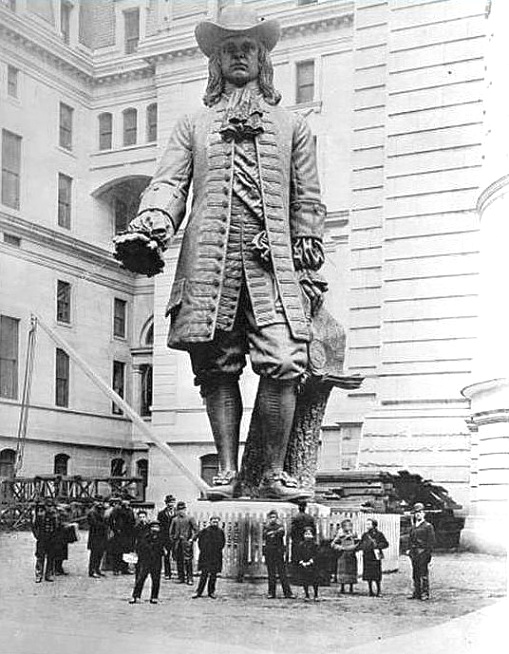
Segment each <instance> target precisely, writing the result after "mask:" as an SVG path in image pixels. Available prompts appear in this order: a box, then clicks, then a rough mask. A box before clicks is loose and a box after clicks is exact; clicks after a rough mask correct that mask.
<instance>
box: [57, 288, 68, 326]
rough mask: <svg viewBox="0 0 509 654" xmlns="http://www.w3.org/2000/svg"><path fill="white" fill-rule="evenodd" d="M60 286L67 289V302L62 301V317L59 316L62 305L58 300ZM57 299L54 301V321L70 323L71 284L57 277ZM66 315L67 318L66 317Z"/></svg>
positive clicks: (64, 323)
mask: <svg viewBox="0 0 509 654" xmlns="http://www.w3.org/2000/svg"><path fill="white" fill-rule="evenodd" d="M61 288H63V289H65V290H66V291H67V296H66V299H67V302H65V301H64V302H63V306H64V311H63V312H62V313H63V314H64V317H63V318H62V317H60V315H59V312H60V307H61V306H62V304H61V300H60V290H61ZM56 299H57V301H56V321H57V322H58V323H60V324H63V325H70V324H71V322H72V285H71V284H70V283H69V282H66V281H65V280H64V279H57V298H56ZM66 317H67V319H66Z"/></svg>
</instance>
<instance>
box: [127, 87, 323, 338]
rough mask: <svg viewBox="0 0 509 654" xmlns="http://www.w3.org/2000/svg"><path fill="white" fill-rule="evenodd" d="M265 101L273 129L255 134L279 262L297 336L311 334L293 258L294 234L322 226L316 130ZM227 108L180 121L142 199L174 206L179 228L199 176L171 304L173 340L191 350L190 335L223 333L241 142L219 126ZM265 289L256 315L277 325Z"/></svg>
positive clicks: (266, 124)
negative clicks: (220, 322)
mask: <svg viewBox="0 0 509 654" xmlns="http://www.w3.org/2000/svg"><path fill="white" fill-rule="evenodd" d="M261 107H262V109H263V112H264V113H263V118H262V124H263V128H264V131H263V133H262V134H260V135H258V136H257V137H256V151H257V158H258V167H259V173H260V185H261V189H262V202H263V208H264V219H265V229H266V230H267V233H268V238H269V243H270V251H271V259H272V268H273V270H274V273H275V278H276V282H277V287H278V291H279V296H280V298H281V302H282V304H283V308H284V312H285V315H286V319H287V321H288V324H289V326H290V330H291V333H292V336H293V337H294V338H295V339H297V340H304V341H308V340H309V337H310V334H309V325H308V320H307V319H306V316H305V312H304V306H303V301H302V291H301V289H300V286H299V282H298V279H297V275H296V272H295V269H294V264H293V260H292V241H293V239H295V238H297V237H301V236H304V237H317V238H322V235H323V223H324V217H325V208H324V206H323V205H322V204H321V199H320V186H319V182H318V174H317V170H316V159H315V151H314V144H313V137H312V135H311V132H310V130H309V127H308V126H307V123H306V122H305V120H304V119H303V118H302V117H301V116H299V115H298V114H294V113H292V112H289V111H287V110H285V109H282V108H280V107H278V106H271V105H269V104H267V103H266V102H265V101H263V100H262V101H261ZM225 108H226V100H225V99H224V98H223V99H222V100H221V101H220V102H219V103H218V104H217V105H215V106H214V107H212V108H208V109H203V110H201V111H199V112H198V113H196V114H194V115H192V116H184V118H182V119H181V120H180V121H179V122H178V123H177V125H176V127H175V129H174V131H173V134H172V135H171V137H170V140H169V143H168V146H167V148H166V150H165V152H164V154H163V156H162V158H161V161H160V163H159V167H158V169H157V171H156V174H155V176H154V178H153V180H152V182H151V184H150V185H149V186H148V188H147V189H146V191H145V193H144V194H143V197H142V200H141V204H140V212H143V211H146V210H149V209H159V210H162V211H163V212H165V213H166V214H167V216H169V217H170V219H171V222H172V223H173V226H174V228H175V230H177V229H178V228H179V226H180V224H181V223H182V221H183V219H184V216H185V209H186V200H187V195H188V191H189V186H190V183H191V181H192V182H193V202H192V208H191V214H190V216H189V221H188V224H187V226H186V228H185V234H184V237H183V242H182V249H181V252H180V257H179V261H178V264H177V270H176V274H175V280H174V283H173V288H172V291H171V294H170V299H169V302H168V307H167V315H171V319H172V322H171V328H170V333H169V337H168V345H169V346H170V347H173V348H180V349H186V347H187V346H188V345H189V344H191V343H203V342H207V341H210V340H212V339H213V337H214V331H215V325H216V320H217V312H218V306H219V300H220V297H221V291H222V285H223V276H224V271H225V258H226V251H227V247H226V246H227V242H228V234H229V225H230V216H231V204H232V186H233V163H234V161H233V155H234V147H233V143H232V142H228V141H225V140H223V138H222V136H221V134H220V132H219V129H220V127H221V125H222V122H223V118H224V113H225ZM258 297H259V299H256V298H252V301H253V310H254V315H255V318H256V321H257V324H258V325H259V326H263V325H264V324H271V322H274V319H275V312H274V306H269V307H267V305H266V304H267V298H266V297H264V294H263V293H260V294H258ZM258 303H260V305H259V306H258ZM262 304H263V305H264V306H263V307H262ZM271 304H273V303H271Z"/></svg>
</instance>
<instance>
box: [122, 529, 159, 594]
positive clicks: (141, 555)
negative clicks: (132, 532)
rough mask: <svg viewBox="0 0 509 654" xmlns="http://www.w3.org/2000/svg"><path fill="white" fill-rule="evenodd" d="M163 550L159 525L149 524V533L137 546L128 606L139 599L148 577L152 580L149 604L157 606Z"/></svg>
mask: <svg viewBox="0 0 509 654" xmlns="http://www.w3.org/2000/svg"><path fill="white" fill-rule="evenodd" d="M163 550H164V541H163V539H162V537H161V528H160V525H159V523H158V522H157V521H154V522H151V523H150V533H149V534H148V535H147V536H146V537H143V538H141V539H140V540H139V541H138V544H137V552H138V570H137V574H136V583H135V584H134V589H133V596H132V597H131V599H130V600H129V604H136V602H137V601H138V600H139V599H140V597H141V593H142V592H143V586H144V585H145V580H146V579H147V577H148V575H150V577H151V579H152V588H151V592H150V603H151V604H157V599H158V597H159V586H160V584H161V569H162V556H163Z"/></svg>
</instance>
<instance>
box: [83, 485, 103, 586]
mask: <svg viewBox="0 0 509 654" xmlns="http://www.w3.org/2000/svg"><path fill="white" fill-rule="evenodd" d="M104 511H105V508H104V501H103V498H102V497H101V496H98V497H96V498H95V500H94V504H93V506H92V508H91V509H90V511H89V512H88V514H87V522H88V540H87V548H88V549H89V550H90V557H89V560H88V576H89V577H93V578H95V579H98V578H99V577H104V576H105V575H104V573H103V572H101V561H102V559H103V556H104V553H105V551H106V545H107V543H108V523H107V521H106V519H105V517H104Z"/></svg>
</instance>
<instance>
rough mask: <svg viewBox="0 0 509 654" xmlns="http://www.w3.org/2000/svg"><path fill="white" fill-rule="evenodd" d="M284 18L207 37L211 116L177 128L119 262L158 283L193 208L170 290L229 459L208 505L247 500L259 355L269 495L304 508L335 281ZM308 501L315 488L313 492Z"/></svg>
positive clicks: (240, 14) (203, 27)
mask: <svg viewBox="0 0 509 654" xmlns="http://www.w3.org/2000/svg"><path fill="white" fill-rule="evenodd" d="M279 36H280V27H279V24H278V23H277V21H274V20H266V21H260V20H258V18H257V16H256V14H255V13H254V12H253V11H252V10H250V9H247V8H245V7H241V6H228V7H226V8H225V9H224V10H223V11H222V13H221V15H220V17H219V19H218V21H217V22H213V21H204V22H201V23H200V24H199V25H198V26H197V28H196V39H197V42H198V46H199V47H200V49H201V51H202V52H203V53H204V54H205V56H207V57H208V59H209V79H208V85H207V89H206V91H205V96H204V99H203V100H204V104H205V106H206V108H205V109H203V110H201V111H199V112H198V113H196V114H194V115H186V116H184V117H183V118H182V119H181V120H180V121H179V122H178V123H177V125H176V127H175V129H174V132H173V134H172V136H171V137H170V140H169V143H168V146H167V149H166V151H165V153H164V154H163V156H162V159H161V161H160V164H159V167H158V169H157V171H156V174H155V176H154V178H153V180H152V183H151V184H150V185H149V187H148V188H147V189H146V191H145V192H144V194H143V197H142V200H141V203H140V207H139V212H138V215H137V217H136V218H135V219H134V220H133V221H132V222H131V224H130V226H129V233H128V234H124V235H121V236H119V237H117V238H116V255H115V256H116V258H117V259H119V260H120V261H121V262H122V264H123V266H124V267H126V268H128V269H129V270H132V271H134V272H139V273H143V274H147V275H154V274H156V273H157V272H160V270H161V268H162V266H163V265H164V262H163V257H162V252H163V251H164V250H165V249H166V247H167V245H168V243H169V241H170V240H171V238H172V237H173V236H174V234H175V233H176V231H177V230H178V228H179V227H180V225H181V224H182V222H183V220H184V217H185V212H186V201H187V196H188V191H189V187H190V184H191V182H192V184H193V194H194V198H193V204H192V209H191V213H190V216H189V220H188V222H187V226H186V228H185V232H184V235H183V241H182V248H181V252H180V258H179V262H178V265H177V270H176V274H175V280H174V283H173V288H172V291H171V294H170V298H169V302H168V306H167V316H169V317H170V318H171V327H170V332H169V336H168V345H169V347H171V348H174V349H180V350H186V351H188V352H189V354H190V357H191V364H192V368H193V372H194V374H195V382H196V384H197V385H199V386H200V389H201V394H202V396H203V397H204V399H205V404H206V409H207V414H208V417H209V421H210V424H211V429H212V433H213V436H214V440H215V443H216V447H217V451H218V457H219V474H218V475H217V476H216V477H215V479H214V482H213V490H212V492H211V493H210V498H211V499H221V498H230V497H232V496H235V495H236V494H237V493H238V492H239V489H238V446H239V430H240V423H241V418H242V410H243V409H242V399H241V395H240V390H239V377H240V375H241V373H242V370H243V368H244V366H245V364H246V355H247V354H249V356H250V359H251V365H252V368H253V370H254V372H255V373H256V374H258V375H259V376H260V383H259V388H258V394H257V398H256V406H255V413H256V415H257V416H258V418H259V421H260V423H261V425H262V430H261V431H262V432H263V438H264V443H263V451H264V452H265V453H266V457H265V462H264V469H263V475H262V482H261V487H260V489H259V494H260V495H261V496H262V497H268V498H276V499H290V500H291V499H298V498H299V497H302V496H303V491H302V490H301V489H299V488H297V483H296V481H295V480H294V479H292V478H290V477H289V476H288V475H287V474H286V473H285V472H284V470H283V464H284V460H285V455H286V450H287V445H288V439H289V436H290V431H291V427H292V422H293V417H294V413H295V404H296V389H297V385H298V383H299V380H300V379H301V377H302V375H303V374H304V373H305V371H306V367H307V361H308V358H307V346H308V342H309V341H310V317H311V315H312V313H313V312H315V311H316V310H317V309H318V308H319V306H320V305H321V303H322V294H323V292H324V291H325V290H326V284H325V282H324V280H323V278H322V277H321V275H319V273H318V272H317V271H318V269H319V268H320V267H321V266H322V264H323V261H324V253H323V245H322V236H323V224H324V217H325V207H324V205H323V204H322V203H321V197H320V185H319V181H318V175H317V169H316V161H315V152H314V145H313V138H312V135H311V132H310V130H309V127H308V126H307V124H306V122H305V120H304V119H303V118H302V117H301V116H299V115H298V114H295V113H292V112H289V111H286V110H285V109H282V108H281V107H279V101H280V99H281V96H280V93H279V92H278V91H277V90H276V89H275V88H274V86H273V69H272V64H271V61H270V56H269V53H270V51H271V50H272V49H273V48H274V46H275V45H276V43H277V41H278V39H279ZM307 495H309V493H307Z"/></svg>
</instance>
